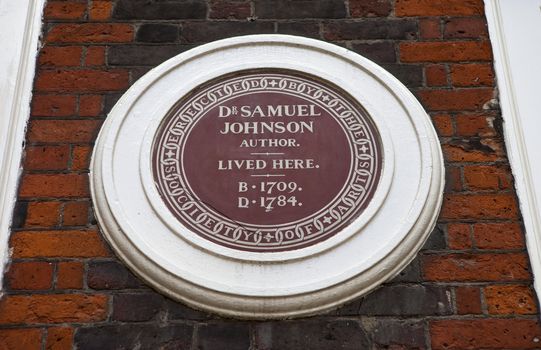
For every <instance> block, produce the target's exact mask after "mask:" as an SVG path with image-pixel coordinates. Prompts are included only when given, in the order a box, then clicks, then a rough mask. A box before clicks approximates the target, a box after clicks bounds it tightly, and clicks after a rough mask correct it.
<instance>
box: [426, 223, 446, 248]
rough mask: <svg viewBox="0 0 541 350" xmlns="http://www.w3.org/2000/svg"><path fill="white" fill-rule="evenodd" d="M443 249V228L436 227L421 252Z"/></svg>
mask: <svg viewBox="0 0 541 350" xmlns="http://www.w3.org/2000/svg"><path fill="white" fill-rule="evenodd" d="M445 247H446V243H445V227H444V226H443V225H436V226H435V227H434V229H433V230H432V233H430V236H429V237H428V239H427V240H426V242H425V245H424V246H423V248H422V249H421V250H441V249H445Z"/></svg>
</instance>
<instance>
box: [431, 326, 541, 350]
mask: <svg viewBox="0 0 541 350" xmlns="http://www.w3.org/2000/svg"><path fill="white" fill-rule="evenodd" d="M430 335H431V341H432V349H434V350H437V349H498V350H499V349H534V348H535V349H538V348H541V343H540V342H539V337H540V336H541V327H540V326H539V323H538V322H537V321H536V320H519V319H471V320H435V321H431V322H430Z"/></svg>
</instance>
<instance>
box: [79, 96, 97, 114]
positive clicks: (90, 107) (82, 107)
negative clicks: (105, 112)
mask: <svg viewBox="0 0 541 350" xmlns="http://www.w3.org/2000/svg"><path fill="white" fill-rule="evenodd" d="M102 104H103V96H101V95H82V96H81V97H80V98H79V116H81V117H96V116H98V115H100V114H101V106H102Z"/></svg>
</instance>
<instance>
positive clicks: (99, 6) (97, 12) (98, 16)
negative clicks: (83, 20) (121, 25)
mask: <svg viewBox="0 0 541 350" xmlns="http://www.w3.org/2000/svg"><path fill="white" fill-rule="evenodd" d="M112 10H113V2H112V1H100V0H93V1H92V5H91V6H90V9H89V10H88V18H89V19H90V20H91V21H106V20H108V19H110V18H111V12H112Z"/></svg>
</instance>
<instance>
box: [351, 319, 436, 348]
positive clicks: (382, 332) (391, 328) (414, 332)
mask: <svg viewBox="0 0 541 350" xmlns="http://www.w3.org/2000/svg"><path fill="white" fill-rule="evenodd" d="M361 322H362V325H363V328H364V329H365V330H366V332H367V333H368V334H369V335H370V338H371V340H372V344H373V345H377V346H378V349H379V347H383V348H384V349H387V347H389V348H391V349H424V348H425V344H426V339H425V330H424V325H423V323H421V322H418V321H408V320H392V319H372V318H366V319H362V320H361Z"/></svg>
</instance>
